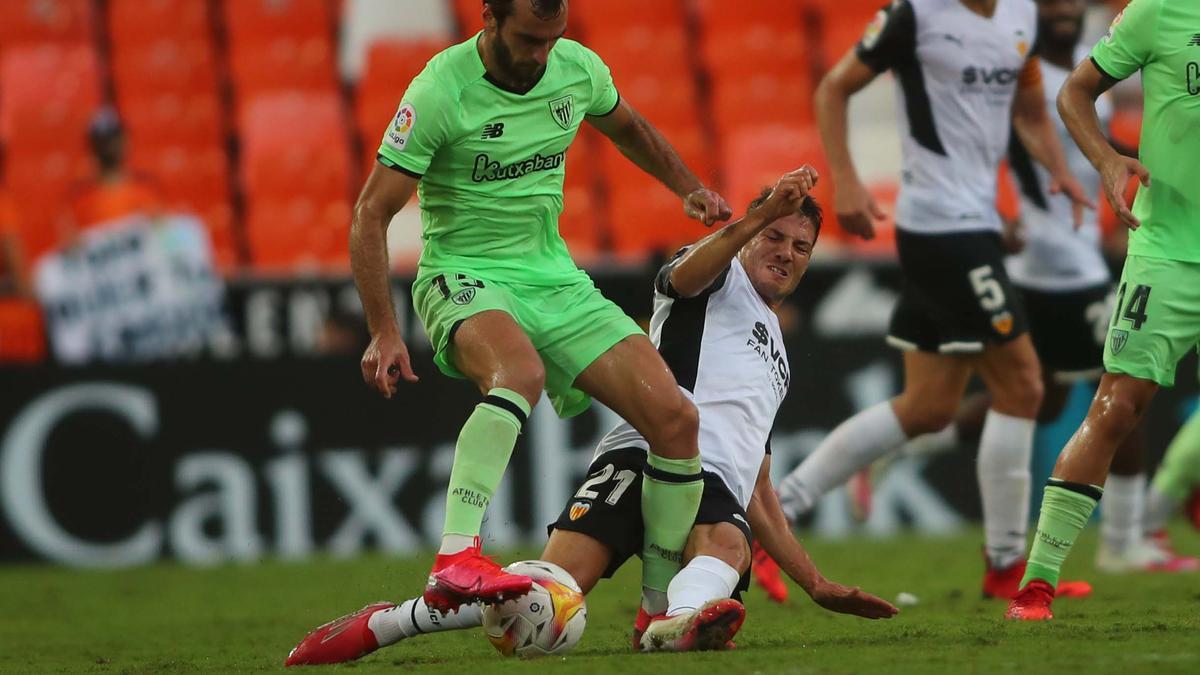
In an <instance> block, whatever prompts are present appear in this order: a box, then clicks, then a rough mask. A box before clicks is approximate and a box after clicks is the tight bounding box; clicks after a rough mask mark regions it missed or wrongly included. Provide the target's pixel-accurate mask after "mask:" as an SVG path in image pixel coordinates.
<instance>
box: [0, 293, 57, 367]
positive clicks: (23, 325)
mask: <svg viewBox="0 0 1200 675" xmlns="http://www.w3.org/2000/svg"><path fill="white" fill-rule="evenodd" d="M46 353H47V349H46V332H45V329H44V328H43V325H42V310H41V308H40V307H38V304H37V303H36V302H34V301H32V300H24V299H18V298H0V363H36V362H38V361H41V360H43V359H45V358H46Z"/></svg>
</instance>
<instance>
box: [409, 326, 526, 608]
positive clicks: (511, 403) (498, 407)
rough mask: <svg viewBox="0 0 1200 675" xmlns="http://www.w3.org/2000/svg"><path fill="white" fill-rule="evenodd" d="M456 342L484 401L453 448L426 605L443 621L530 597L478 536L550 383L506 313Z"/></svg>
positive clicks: (458, 359) (461, 363)
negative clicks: (485, 551) (475, 606)
mask: <svg viewBox="0 0 1200 675" xmlns="http://www.w3.org/2000/svg"><path fill="white" fill-rule="evenodd" d="M451 342H452V348H453V356H454V363H455V366H456V367H457V368H458V369H459V370H460V371H461V372H462V373H463V374H464V375H466V377H467V378H468V379H470V380H471V381H472V382H474V383H475V385H476V386H477V387H479V391H480V393H482V394H483V395H484V399H483V402H481V403H480V404H479V405H478V406H476V407H475V411H474V412H473V413H472V414H471V416H470V417H469V418H467V421H466V423H465V424H464V425H463V428H462V431H461V432H460V434H459V437H458V443H457V444H456V445H455V448H454V465H453V468H452V469H451V471H450V485H449V488H448V490H447V494H446V523H445V527H444V528H443V534H442V545H441V548H440V549H439V550H438V557H437V560H436V562H435V563H434V566H433V571H432V572H431V573H430V577H429V585H428V587H427V588H426V591H425V602H426V603H427V604H428V605H429V606H430V607H432V608H434V609H436V610H438V611H441V612H443V613H446V612H449V611H453V610H454V609H455V608H457V607H459V606H461V605H466V604H470V603H473V602H497V601H500V600H503V599H504V598H505V597H511V596H514V595H520V594H521V593H525V592H527V591H528V590H529V587H530V584H531V583H532V582H531V580H530V579H529V577H526V576H523V575H513V574H508V573H506V572H504V571H502V570H501V569H500V567H499V565H497V564H495V563H494V562H492V561H491V560H489V559H487V558H485V557H483V555H482V554H481V552H480V549H479V544H478V536H479V530H480V527H481V525H482V522H483V514H484V512H486V511H487V506H488V503H489V502H490V501H491V498H492V495H493V494H494V493H495V491H496V488H497V486H498V485H499V483H500V480H501V479H502V478H503V476H504V471H505V468H506V467H507V466H508V460H509V458H510V457H511V456H512V450H513V446H514V445H515V444H516V441H517V434H518V433H520V431H521V427H522V426H523V425H524V423H525V420H526V419H527V418H528V416H529V411H530V410H531V409H532V408H533V406H534V404H535V403H536V402H537V400H538V398H540V397H541V393H542V387H543V385H544V382H545V368H544V366H543V365H542V359H541V357H540V356H539V355H538V353H537V351H536V350H535V349H534V348H533V344H532V343H530V341H529V338H528V337H527V336H526V335H525V332H524V331H523V330H521V328H520V326H518V325H517V323H516V321H515V320H513V318H512V317H511V316H509V315H508V314H506V313H504V312H501V311H496V310H491V311H485V312H480V313H478V314H475V315H473V316H471V317H469V318H468V319H466V320H464V321H463V322H462V323H461V324H460V325H459V327H458V330H457V331H456V332H455V333H454V334H453V335H452V337H451Z"/></svg>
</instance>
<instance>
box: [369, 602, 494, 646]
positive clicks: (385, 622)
mask: <svg viewBox="0 0 1200 675" xmlns="http://www.w3.org/2000/svg"><path fill="white" fill-rule="evenodd" d="M481 625H483V608H482V607H481V606H479V605H463V606H461V607H459V608H458V611H457V612H454V613H453V614H447V615H446V616H442V615H441V614H439V613H438V612H435V611H434V610H431V609H429V608H428V607H426V606H425V599H424V598H422V597H420V596H418V597H416V598H413V599H412V600H405V601H404V602H403V603H402V604H401V605H399V606H398V607H393V608H392V609H385V610H383V611H382V612H375V613H374V614H372V615H371V618H370V619H368V620H367V628H370V629H371V632H372V633H374V634H375V640H376V641H377V642H378V643H379V646H380V647H386V646H388V645H393V644H396V643H397V642H399V641H401V640H403V639H404V638H410V637H413V636H415V635H421V634H423V633H440V632H442V631H447V630H460V629H463V628H475V627H477V626H481Z"/></svg>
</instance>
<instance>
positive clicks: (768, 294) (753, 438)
mask: <svg viewBox="0 0 1200 675" xmlns="http://www.w3.org/2000/svg"><path fill="white" fill-rule="evenodd" d="M816 179H817V175H816V172H815V171H813V170H812V169H811V168H809V167H803V168H801V169H799V170H797V171H795V172H793V173H790V174H788V175H786V176H784V177H783V178H781V179H780V181H779V182H778V183H777V184H776V185H775V187H774V189H773V190H770V191H766V192H764V193H763V195H761V196H760V197H759V198H758V199H756V200H755V201H754V202H753V203H752V204H751V205H750V208H749V210H748V211H747V213H746V216H745V217H744V218H742V219H741V220H738V221H736V222H734V223H731V224H730V225H728V226H727V227H724V228H722V229H721V230H720V231H718V232H716V233H714V234H712V235H710V236H708V237H706V238H705V239H703V240H701V241H700V242H698V243H697V244H695V245H694V246H691V247H688V248H685V249H684V250H683V251H680V252H679V254H677V255H676V256H675V257H674V258H673V259H672V260H671V261H670V262H669V263H667V265H665V266H664V267H663V268H662V270H661V271H660V272H659V274H658V277H657V278H656V280H655V285H654V291H655V292H654V316H653V318H652V319H651V334H652V335H653V336H654V341H655V343H656V344H657V346H658V348H659V350H660V352H661V353H662V354H663V357H664V358H666V360H667V362H668V363H670V364H671V367H672V368H673V369H675V372H676V373H677V374H678V375H679V376H680V381H679V386H680V387H681V388H682V390H683V391H684V392H685V395H686V396H688V397H689V398H691V399H693V400H694V401H695V403H696V406H697V408H698V409H699V411H700V455H701V459H702V461H703V465H704V496H703V498H702V499H701V502H700V509H699V513H698V515H697V518H696V524H695V527H693V528H692V531H691V535H690V536H689V539H688V544H687V547H686V548H685V550H684V560H686V561H687V566H686V567H684V568H683V570H682V571H681V572H680V573H679V574H677V575H676V576H675V578H674V579H672V580H671V583H670V587H669V588H668V590H667V599H668V609H667V611H666V613H665V615H664V616H661V617H651V616H650V615H649V614H648V613H646V611H645V610H644V609H642V610H640V611H639V614H638V619H637V622H636V624H635V628H634V636H633V646H634V649H646V650H651V651H688V650H691V649H696V648H708V649H723V648H725V647H726V646H727V643H728V642H729V640H730V639H731V638H732V637H733V635H734V634H735V633H736V632H737V630H738V628H739V627H740V626H741V624H742V621H743V619H744V618H745V610H744V609H743V607H742V606H741V604H740V602H738V598H740V594H741V592H742V591H744V590H745V589H746V585H747V583H748V574H747V570H748V568H749V566H750V546H749V541H750V537H751V532H752V531H753V534H754V536H756V537H758V539H759V540H760V541H761V542H762V545H763V546H764V547H765V548H766V550H768V551H769V552H770V553H771V554H772V555H774V556H775V557H776V558H777V559H778V560H780V561H782V562H783V565H784V567H785V568H786V569H787V572H788V574H789V576H791V577H792V578H793V579H794V580H795V581H796V582H797V583H799V584H800V585H801V587H803V588H804V589H805V590H806V591H807V592H808V594H809V596H810V597H812V599H813V601H814V602H816V603H817V604H819V605H821V606H822V607H824V608H826V609H829V610H831V611H835V612H843V613H847V614H855V615H858V616H862V617H866V618H872V619H877V618H890V617H891V616H893V615H895V614H896V612H897V610H896V608H895V607H892V606H891V605H890V604H888V603H887V602H885V601H883V600H880V599H879V598H876V597H874V596H872V595H869V594H867V593H863V592H862V591H860V590H858V589H857V588H848V587H846V586H842V585H840V584H836V583H833V582H830V581H828V580H826V579H825V578H824V577H823V576H821V574H820V572H818V571H817V568H816V567H815V566H814V565H813V563H812V561H811V560H810V559H809V557H808V554H807V553H806V552H805V550H804V547H803V546H802V545H801V544H800V542H799V541H797V540H796V539H795V537H794V536H793V535H792V533H791V531H790V529H789V526H788V522H787V519H786V518H785V517H784V515H783V511H782V509H781V508H780V506H779V501H778V499H777V498H776V496H775V491H774V489H773V488H772V486H771V478H770V468H771V456H770V448H769V437H770V432H771V426H772V424H773V422H774V418H775V413H776V411H777V410H778V407H779V404H780V403H781V402H782V400H783V397H784V395H785V394H786V393H787V389H788V385H789V382H790V377H791V375H790V368H789V365H788V361H787V354H786V353H785V352H784V348H783V337H782V334H781V332H780V330H779V322H778V320H777V319H776V316H775V314H774V312H775V310H777V309H778V308H779V306H780V305H781V303H782V302H783V301H784V299H785V298H787V297H788V296H789V295H791V293H792V292H793V291H794V290H795V289H796V286H797V284H798V283H799V282H800V279H801V277H803V276H804V272H805V270H806V269H807V268H808V261H809V258H810V256H811V254H812V250H813V247H814V246H815V245H816V241H817V237H818V235H819V234H820V230H821V217H822V216H821V209H820V207H819V206H818V205H817V204H816V203H815V202H814V201H813V200H812V199H811V198H806V195H807V194H808V192H809V190H810V189H811V188H812V185H813V184H814V183H815V181H816ZM747 415H749V417H750V420H749V421H751V422H752V423H751V424H749V425H748V424H747V421H748V420H747ZM648 451H649V443H647V441H646V439H645V437H644V436H642V435H641V434H640V433H638V432H637V430H635V429H634V428H633V427H632V426H631V425H630V424H629V423H628V422H625V423H622V424H621V425H619V426H618V427H617V428H615V429H613V431H611V432H610V433H609V434H608V435H606V436H605V437H604V438H603V439H602V440H601V441H600V445H599V446H598V447H597V448H596V454H595V458H594V459H593V460H592V465H591V467H590V468H589V469H588V478H587V480H586V481H584V483H583V484H582V485H581V486H580V488H579V490H578V491H577V492H576V493H575V495H574V496H573V497H572V498H571V499H570V500H569V501H568V502H567V504H566V506H565V507H564V508H563V512H562V515H561V516H559V519H558V521H557V522H555V523H554V524H552V525H551V526H550V541H549V542H548V543H547V544H546V548H545V550H544V551H543V552H542V555H541V559H542V560H545V561H548V562H552V563H554V564H556V565H559V566H560V567H562V568H564V569H565V570H566V571H567V572H569V573H570V574H571V576H572V577H574V578H575V580H576V581H577V582H578V583H579V585H580V587H581V588H582V589H583V592H584V593H588V592H590V591H591V590H592V588H594V587H595V585H596V583H597V582H598V581H599V580H600V579H602V578H609V577H611V576H612V575H613V574H614V573H615V572H616V571H617V569H619V568H620V567H621V565H623V564H624V563H625V561H626V560H628V559H629V558H630V557H632V556H635V555H639V554H640V553H641V550H642V527H641V524H642V511H643V504H642V499H641V497H640V496H639V494H638V488H639V485H638V483H639V482H641V481H642V480H643V479H642V467H643V466H644V465H645V463H646V459H647V453H648ZM731 598H732V599H731ZM361 613H368V614H370V616H371V619H370V621H369V623H367V624H366V625H365V626H359V627H356V628H354V629H351V630H346V631H343V632H339V633H336V634H334V635H333V637H332V638H327V637H326V636H327V635H329V634H330V633H333V631H335V630H336V629H337V628H338V627H339V626H340V624H338V623H337V622H334V623H333V624H327V625H326V626H323V627H322V628H319V629H317V630H316V631H314V632H313V633H312V634H310V635H309V637H307V638H305V640H304V641H303V642H302V643H301V645H300V646H299V647H297V649H296V650H295V651H294V652H293V654H292V656H290V657H289V661H288V662H289V663H293V659H294V660H295V663H337V662H341V661H347V660H351V659H355V658H358V657H360V656H362V655H365V654H368V653H370V652H372V651H374V650H375V649H377V648H378V647H381V646H387V645H391V644H395V643H396V642H399V641H400V640H402V639H405V638H410V637H414V636H416V635H420V634H423V633H433V632H441V631H446V630H457V629H462V628H472V627H475V626H478V625H480V623H481V622H482V610H481V608H480V606H479V605H477V604H476V605H469V606H465V607H461V608H459V610H458V612H456V613H455V614H452V615H449V616H444V617H443V616H441V615H440V614H439V613H437V612H435V611H433V610H431V609H430V608H429V605H428V604H427V603H426V602H425V600H424V599H423V598H421V597H417V598H413V599H410V600H407V601H405V602H403V603H402V604H400V605H398V606H397V605H392V604H391V603H378V604H375V605H369V606H368V607H366V608H364V609H363V610H362V612H361Z"/></svg>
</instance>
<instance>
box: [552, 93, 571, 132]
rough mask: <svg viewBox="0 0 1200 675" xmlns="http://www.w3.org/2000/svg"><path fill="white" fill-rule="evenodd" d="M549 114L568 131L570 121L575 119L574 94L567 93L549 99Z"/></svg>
mask: <svg viewBox="0 0 1200 675" xmlns="http://www.w3.org/2000/svg"><path fill="white" fill-rule="evenodd" d="M550 116H551V117H553V118H554V123H555V124H557V125H558V126H560V127H562V128H563V131H569V130H570V129H571V122H572V121H573V120H574V119H575V95H574V94H567V95H566V96H560V97H558V98H556V99H554V100H553V101H550Z"/></svg>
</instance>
